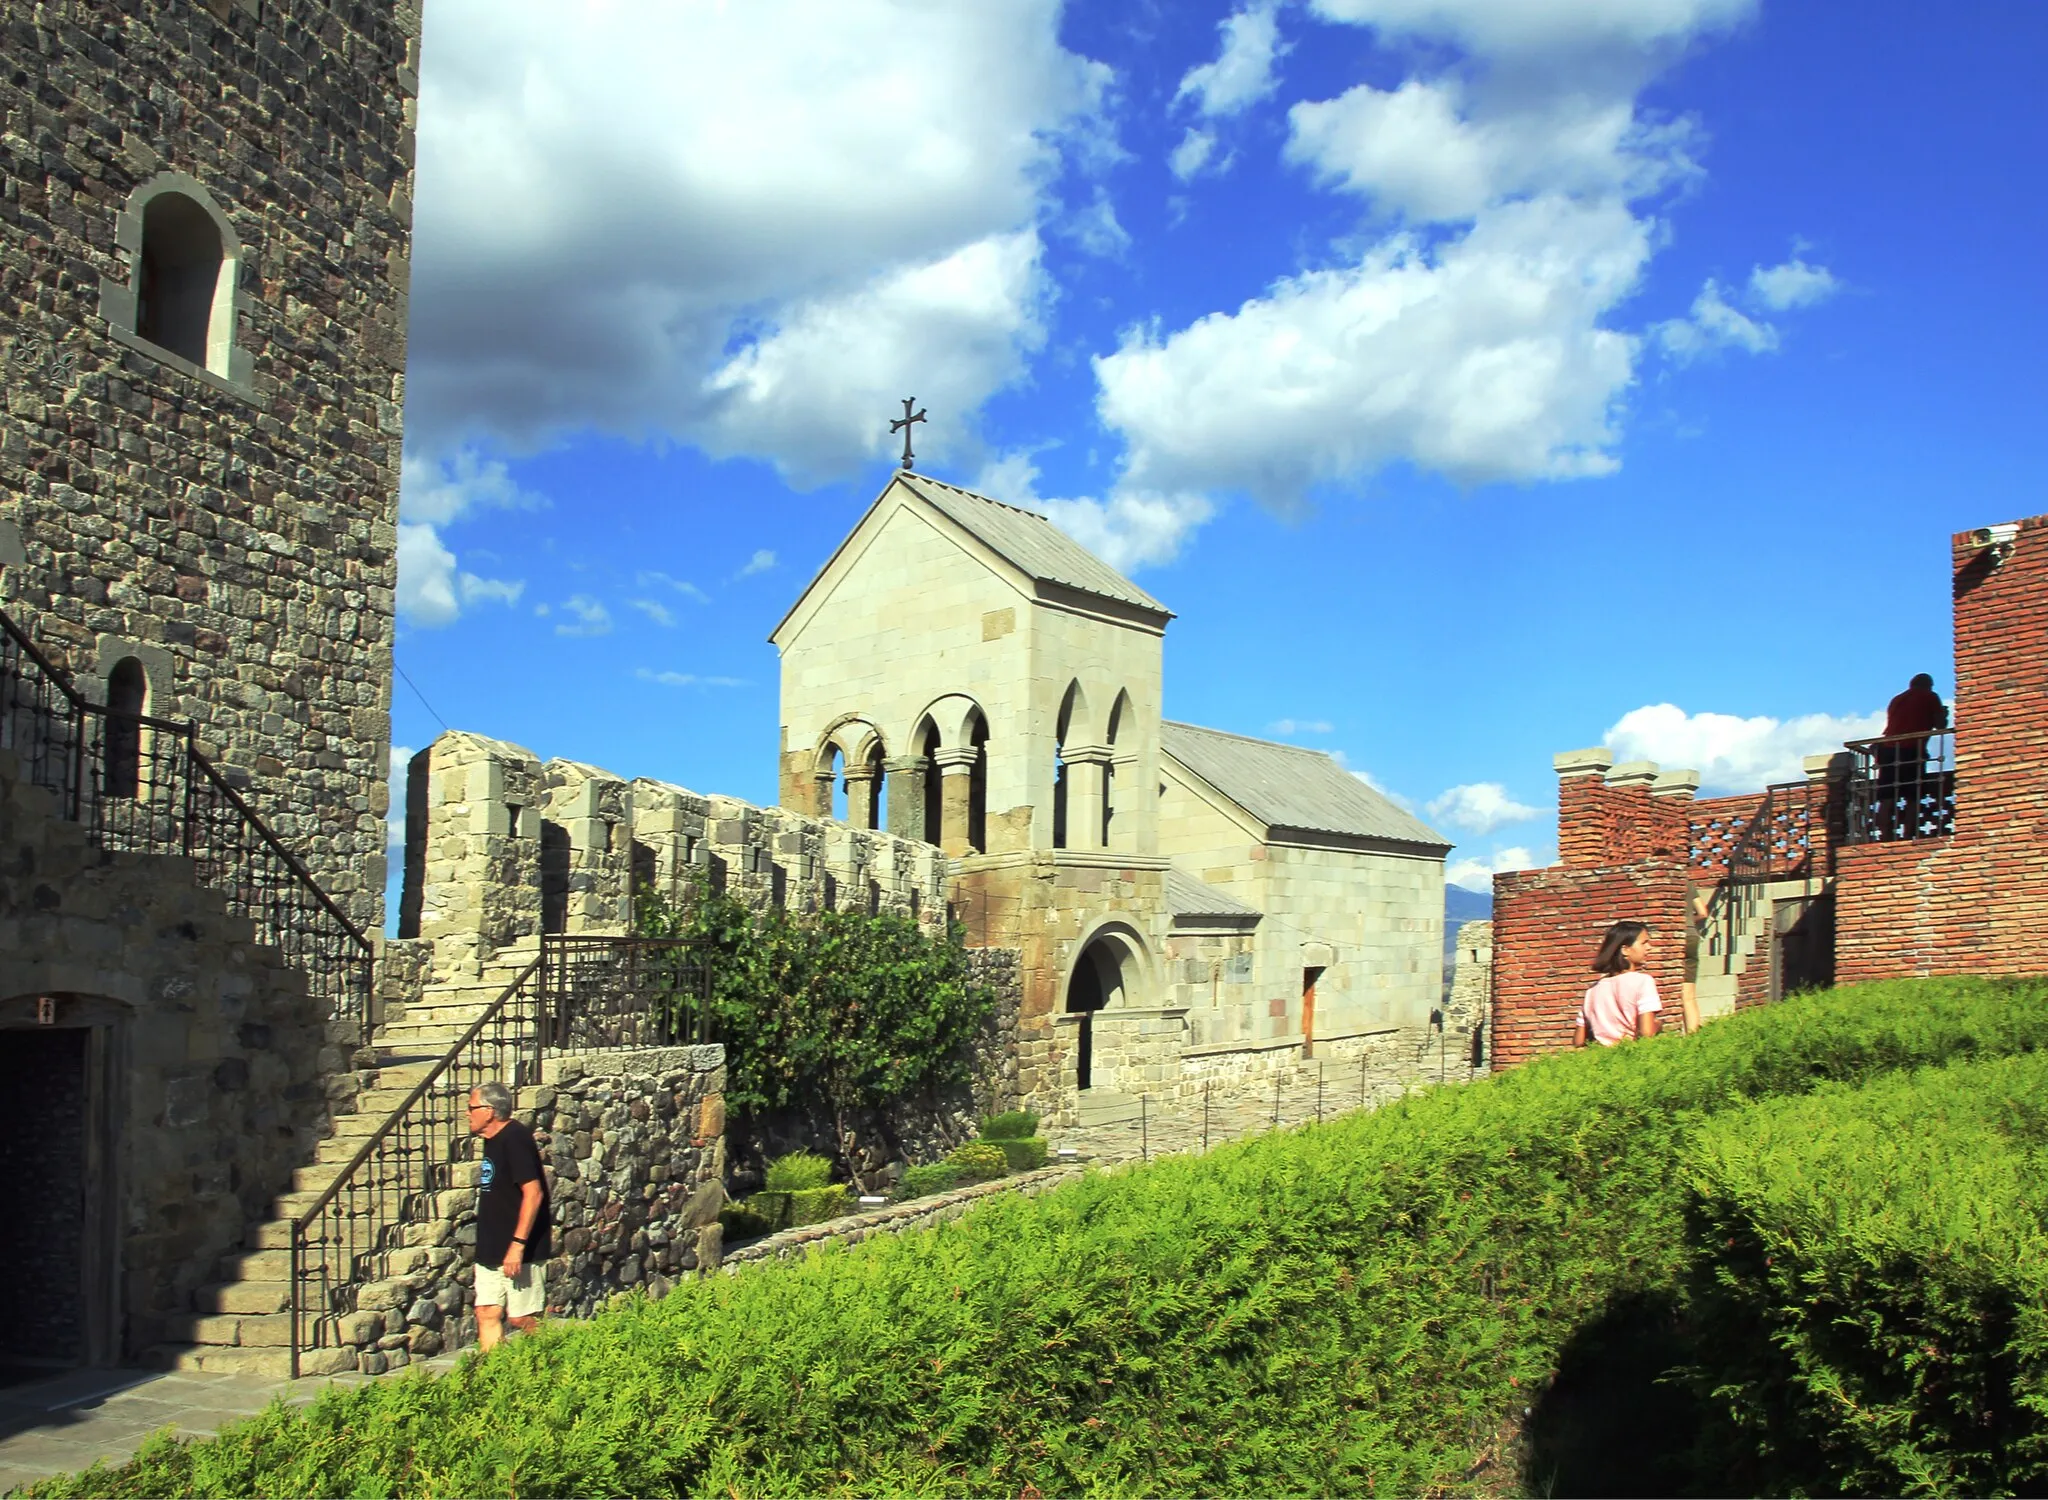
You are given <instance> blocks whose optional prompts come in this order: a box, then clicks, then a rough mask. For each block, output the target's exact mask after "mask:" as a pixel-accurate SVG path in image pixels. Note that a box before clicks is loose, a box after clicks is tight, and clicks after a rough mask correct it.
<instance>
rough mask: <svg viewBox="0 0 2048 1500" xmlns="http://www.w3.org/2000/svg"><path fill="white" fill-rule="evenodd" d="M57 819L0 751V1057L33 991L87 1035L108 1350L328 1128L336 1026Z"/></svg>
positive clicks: (28, 1011)
mask: <svg viewBox="0 0 2048 1500" xmlns="http://www.w3.org/2000/svg"><path fill="white" fill-rule="evenodd" d="M55 811H56V809H55V806H54V804H53V802H52V801H51V799H50V797H49V795H48V793H46V792H44V791H43V790H42V789H41V788H39V787H35V786H31V785H28V784H26V783H24V782H23V781H21V780H20V779H19V778H18V776H17V774H16V768H15V764H14V760H13V757H12V756H11V755H8V754H4V753H0V1046H4V1045H6V1042H5V1040H4V1037H5V1035H6V1034H7V1032H9V1031H12V1030H14V1029H17V1028H26V1027H35V1026H36V1025H37V1021H36V1016H35V1006H36V1001H37V998H38V997H41V996H50V997H52V998H53V999H54V1002H55V1012H54V1023H55V1024H56V1025H57V1026H60V1027H82V1028H88V1029H90V1030H92V1031H93V1032H95V1033H96V1035H97V1037H98V1041H97V1043H96V1044H95V1045H96V1046H97V1047H98V1048H99V1049H100V1050H99V1051H98V1052H97V1053H96V1054H95V1055H96V1056H97V1057H98V1058H100V1059H101V1062H100V1064H99V1065H98V1066H99V1069H100V1070H99V1071H98V1072H97V1073H96V1075H95V1077H96V1078H97V1079H98V1083H97V1084H96V1086H95V1093H94V1099H95V1102H94V1103H93V1105H92V1108H93V1109H94V1111H95V1112H96V1114H97V1117H98V1118H99V1119H100V1120H101V1128H102V1129H103V1130H104V1132H105V1135H104V1146H105V1149H106V1151H107V1152H108V1153H109V1154H110V1157H111V1159H110V1161H109V1163H108V1165H109V1167H110V1168H111V1170H109V1171H107V1172H106V1173H104V1174H103V1176H102V1178H101V1181H102V1182H103V1183H104V1184H105V1190H106V1191H107V1192H108V1193H110V1194H114V1195H117V1196H115V1197H114V1198H113V1199H112V1201H111V1202H109V1203H108V1204H107V1205H106V1207H107V1209H108V1210H109V1211H110V1218H109V1222H108V1223H107V1233H106V1234H105V1236H104V1240H103V1241H100V1242H99V1243H100V1244H105V1245H112V1246H117V1247H118V1249H117V1250H116V1251H114V1254H115V1255H116V1256H117V1258H118V1264H117V1265H116V1266H115V1267H113V1268H112V1270H111V1272H110V1274H109V1275H107V1276H105V1277H99V1278H97V1280H98V1282H99V1283H100V1291H99V1292H97V1293H96V1294H95V1295H97V1296H99V1297H101V1298H112V1297H113V1296H115V1295H116V1294H115V1292H114V1290H113V1288H114V1287H115V1286H116V1285H117V1284H118V1286H119V1289H120V1290H119V1292H118V1296H119V1306H118V1307H116V1308H113V1309H112V1313H111V1317H110V1320H109V1321H110V1326H111V1328H112V1339H113V1343H114V1345H115V1347H112V1348H108V1349H104V1350H102V1351H101V1355H102V1357H106V1358H113V1359H118V1358H122V1357H132V1356H134V1355H135V1354H137V1353H139V1352H140V1351H141V1350H142V1349H144V1348H146V1347H148V1346H149V1345H150V1344H152V1343H155V1342H156V1341H157V1339H158V1337H159V1334H160V1331H161V1325H162V1323H163V1320H166V1319H172V1318H178V1317H181V1316H184V1315H186V1314H189V1312H190V1310H191V1300H190V1299H191V1294H192V1292H193V1291H194V1290H196V1289H197V1288H199V1287H201V1286H204V1285H207V1284H209V1283H211V1282H213V1281H216V1280H218V1279H219V1272H218V1265H219V1262H220V1258H221V1256H222V1255H223V1254H226V1253H227V1252H229V1251H232V1250H234V1249H236V1248H238V1247H239V1246H241V1245H242V1243H243V1239H244V1235H245V1232H246V1231H247V1229H248V1227H249V1226H250V1225H252V1224H255V1223H259V1222H261V1221H263V1220H265V1219H267V1218H269V1217H270V1205H271V1200H272V1199H273V1198H274V1197H275V1196H276V1195H277V1194H278V1193H280V1192H283V1191H285V1190H286V1189H287V1188H288V1187H289V1186H290V1178H291V1174H292V1171H293V1169H294V1168H296V1167H298V1166H301V1165H303V1164H304V1163H306V1162H307V1161H309V1160H310V1159H311V1158H312V1155H313V1152H314V1150H315V1148H316V1146H317V1143H318V1141H319V1138H320V1137H321V1136H322V1135H324V1134H325V1133H326V1132H327V1130H328V1128H329V1110H330V1105H329V1099H328V1084H329V1082H330V1081H332V1080H335V1079H340V1078H344V1077H346V1073H345V1069H346V1064H347V1056H346V1054H347V1049H348V1046H349V1044H350V1043H352V1042H353V1040H354V1032H353V1029H352V1028H348V1027H338V1028H330V1027H329V1026H328V1024H327V1023H326V1021H325V1019H324V1015H323V1008H322V1006H321V1005H320V1004H319V1003H318V1002H317V1001H315V1000H313V999H311V998H309V997H308V996H307V994H306V986H305V981H304V979H303V977H302V976H301V975H299V974H298V973H297V972H295V971H294V970H292V969H289V968H287V967H286V966H285V965H284V963H283V961H282V960H281V959H280V957H279V956H278V954H277V953H276V951H275V950H274V949H271V948H268V947H264V946H262V945H259V944H258V943H256V942H255V941H254V938H253V933H252V930H251V927H250V924H249V922H248V921H247V920H246V919H244V918H240V917H234V916H230V915H228V914H227V912H226V911H225V909H224V907H223V903H222V899H221V897H220V896H219V895H218V894H217V893H215V892H213V891H210V890H208V889H206V888H205V887H203V886H200V885H197V884H196V883H195V882H194V879H193V870H192V867H191V865H190V864H189V863H188V862H187V861H184V860H181V859H174V858H170V857H167V856H163V855H148V854H116V855H111V856H110V855H106V854H103V853H102V852H100V851H99V850H97V849H95V848H93V847H91V846H90V845H89V844H88V843H87V842H86V836H85V830H84V829H82V828H80V827H79V826H78V825H77V824H74V823H70V822H66V821H63V820H61V819H59V818H57V817H56V816H55ZM93 1211H94V1210H92V1209H91V1208H90V1207H89V1209H88V1215H89V1217H88V1226H87V1238H88V1241H89V1242H91V1241H93V1240H94V1237H95V1235H96V1233H97V1231H96V1230H95V1229H94V1228H93V1225H92V1221H91V1218H90V1215H91V1213H92V1212H93ZM93 1253H95V1254H100V1253H104V1252H103V1251H102V1250H100V1249H99V1248H94V1250H93Z"/></svg>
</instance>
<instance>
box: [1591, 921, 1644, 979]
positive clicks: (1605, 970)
mask: <svg viewBox="0 0 2048 1500" xmlns="http://www.w3.org/2000/svg"><path fill="white" fill-rule="evenodd" d="M1649 930H1650V924H1649V923H1648V922H1616V923H1615V924H1614V925H1613V926H1612V927H1610V928H1608V929H1607V936H1606V937H1604V938H1602V939H1601V940H1600V951H1599V952H1598V953H1596V954H1594V955H1593V972H1594V973H1595V974H1626V973H1627V972H1628V970H1629V962H1628V960H1627V959H1625V958H1623V957H1622V956H1621V950H1622V949H1624V948H1626V947H1628V946H1630V945H1631V944H1632V943H1634V942H1635V940H1636V939H1637V938H1639V937H1641V936H1642V935H1643V934H1644V933H1646V932H1648V931H1649Z"/></svg>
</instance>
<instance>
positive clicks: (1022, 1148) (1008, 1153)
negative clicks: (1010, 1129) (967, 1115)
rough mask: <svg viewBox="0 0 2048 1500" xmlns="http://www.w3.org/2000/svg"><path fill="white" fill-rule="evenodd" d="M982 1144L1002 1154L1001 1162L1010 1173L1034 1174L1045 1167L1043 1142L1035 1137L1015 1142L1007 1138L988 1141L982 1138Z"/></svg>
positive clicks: (1001, 1137)
mask: <svg viewBox="0 0 2048 1500" xmlns="http://www.w3.org/2000/svg"><path fill="white" fill-rule="evenodd" d="M982 1144H983V1145H984V1146H994V1147H995V1148H996V1149H997V1150H998V1151H1000V1152H1002V1153H1003V1160H1004V1161H1005V1162H1007V1163H1008V1164H1009V1168H1010V1170H1011V1171H1012V1172H1035V1171H1037V1170H1038V1169H1039V1168H1040V1167H1042V1166H1044V1165H1045V1142H1044V1141H1042V1140H1040V1139H1038V1137H1036V1136H1032V1137H1031V1138H1030V1139H1028V1140H1015V1139H1012V1138H1010V1137H1008V1136H999V1137H997V1138H996V1139H994V1140H990V1139H989V1138H987V1137H986V1136H984V1137H983V1138H982Z"/></svg>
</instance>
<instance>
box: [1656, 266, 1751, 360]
mask: <svg viewBox="0 0 2048 1500" xmlns="http://www.w3.org/2000/svg"><path fill="white" fill-rule="evenodd" d="M1651 332H1652V333H1653V334H1654V335H1655V336H1656V339H1657V343H1658V344H1659V346H1660V347H1662V349H1663V350H1664V352H1665V353H1666V354H1668V355H1670V356H1671V358H1672V359H1674V360H1676V361H1677V362H1678V363H1679V364H1690V363H1691V362H1692V361H1693V360H1695V359H1698V358H1699V357H1700V356H1701V355H1703V354H1712V353H1714V352H1716V351H1717V350H1721V349H1740V350H1742V351H1743V352H1744V353H1745V354H1768V353H1769V352H1770V351H1771V350H1773V349H1775V348H1777V347H1778V330H1777V329H1775V328H1773V327H1772V326H1771V325H1770V324H1768V323H1764V322H1760V321H1758V320H1757V319H1754V318H1751V317H1749V316H1748V315H1747V314H1745V313H1743V312H1741V311H1740V310H1739V309H1737V308H1734V307H1731V306H1730V305H1729V304H1728V301H1727V299H1726V298H1725V297H1723V296H1722V295H1721V286H1720V283H1719V282H1716V281H1712V280H1710V281H1708V282H1707V284H1706V285H1705V286H1704V287H1702V288H1700V294H1699V295H1698V296H1697V297H1695V298H1693V302H1692V311H1691V312H1689V313H1688V314H1686V316H1684V317H1682V318H1672V319H1670V320H1668V321H1666V322H1663V323H1659V324H1657V325H1656V326H1655V327H1654V328H1653V329H1652V330H1651Z"/></svg>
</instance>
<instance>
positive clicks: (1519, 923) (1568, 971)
mask: <svg viewBox="0 0 2048 1500" xmlns="http://www.w3.org/2000/svg"><path fill="white" fill-rule="evenodd" d="M1691 902H1692V882H1691V880H1690V879H1689V878H1688V874H1687V870H1686V866H1685V863H1684V861H1683V860H1682V859H1680V858H1678V857H1675V856H1661V857H1654V858H1649V859H1644V860H1640V861H1636V862H1633V863H1629V864H1621V865H1608V866H1596V867H1592V868H1579V869H1573V868H1568V867H1563V866H1555V865H1553V866H1551V867H1550V868H1548V869H1542V870H1522V871H1516V872H1514V873H1511V874H1504V875H1496V876H1495V877H1494V881H1493V1006H1492V1010H1493V1039H1492V1045H1491V1047H1490V1048H1489V1051H1490V1054H1491V1057H1492V1061H1493V1065H1494V1066H1495V1067H1497V1068H1504V1067H1512V1066H1514V1065H1515V1064H1517V1063H1520V1062H1526V1061H1527V1060H1528V1059H1530V1058H1532V1057H1536V1056H1540V1055H1541V1054H1543V1053H1545V1052H1554V1051H1557V1050H1558V1049H1560V1048H1563V1047H1568V1046H1570V1045H1571V1040H1572V1028H1573V1023H1574V1021H1575V1020H1576V1019H1577V1016H1578V1010H1579V1004H1580V1001H1581V1000H1582V998H1583V997H1584V995H1585V992H1586V990H1587V989H1588V988H1589V987H1591V985H1592V984H1593V982H1594V980H1595V979H1596V978H1597V976H1596V975H1595V974H1594V973H1593V970H1592V964H1593V955H1594V954H1595V953H1596V952H1597V951H1598V950H1599V947H1600V941H1601V939H1602V938H1603V937H1604V936H1605V934H1606V932H1607V929H1608V928H1609V927H1610V926H1611V925H1612V924H1614V923H1615V922H1621V921H1641V922H1648V923H1649V924H1650V925H1651V927H1653V928H1654V929H1656V931H1657V932H1658V934H1659V936H1660V937H1661V939H1662V941H1661V942H1659V943H1658V944H1657V946H1656V949H1655V957H1654V960H1653V962H1652V964H1651V969H1650V972H1651V974H1652V976H1653V977H1654V978H1655V979H1656V981H1657V986H1658V989H1659V990H1660V991H1661V992H1662V993H1663V995H1664V997H1665V1000H1666V1003H1667V1004H1668V1005H1671V1006H1672V1007H1673V1008H1674V1009H1675V1006H1676V1002H1677V999H1678V996H1679V993H1680V990H1679V987H1680V985H1681V984H1682V983H1683V981H1684V978H1685V972H1684V970H1685V945H1684V941H1683V938H1684V932H1685V924H1686V920H1687V913H1688V911H1689V910H1690V907H1691Z"/></svg>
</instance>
